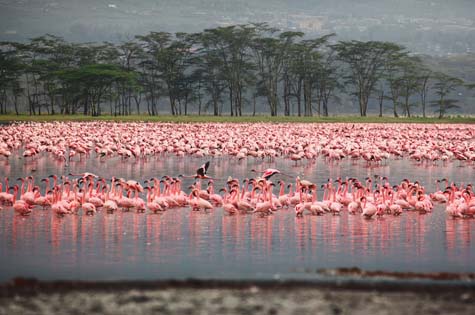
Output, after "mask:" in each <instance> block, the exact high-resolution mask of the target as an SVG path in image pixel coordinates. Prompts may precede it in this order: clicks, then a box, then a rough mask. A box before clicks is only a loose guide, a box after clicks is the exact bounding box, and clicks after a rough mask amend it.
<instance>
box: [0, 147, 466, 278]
mask: <svg viewBox="0 0 475 315" xmlns="http://www.w3.org/2000/svg"><path fill="white" fill-rule="evenodd" d="M206 160H207V159H206V158H203V159H197V158H189V157H187V158H177V157H174V156H161V157H157V158H151V159H149V160H148V161H144V160H140V161H135V160H129V161H122V160H120V159H119V158H114V159H111V160H107V161H105V162H101V161H100V160H99V159H96V158H94V157H92V158H89V159H84V160H82V161H80V160H76V161H73V162H71V163H70V164H69V165H68V166H65V164H64V163H60V162H57V161H54V160H52V159H51V158H50V157H47V156H45V155H43V156H40V157H38V158H36V159H34V160H27V161H25V160H24V159H23V158H21V157H19V156H15V157H13V156H12V157H10V160H9V161H7V160H4V159H1V160H0V170H1V172H0V176H1V177H2V178H3V176H9V177H10V178H12V179H14V178H17V177H20V176H27V175H30V174H32V175H34V176H35V178H37V180H36V183H37V184H38V183H39V182H40V181H39V179H40V178H43V177H46V176H47V175H49V174H56V175H61V174H68V173H69V172H73V173H77V172H84V171H89V172H93V173H96V174H98V175H100V176H102V177H108V178H110V177H111V176H116V177H124V178H127V179H136V180H140V181H143V180H145V179H149V178H150V177H152V176H162V175H172V176H177V175H178V174H192V173H193V172H194V171H195V170H196V168H198V166H199V165H201V164H202V163H203V162H204V161H206ZM267 167H274V168H278V169H280V170H282V171H284V170H285V171H286V172H287V173H289V174H292V175H293V176H297V175H300V176H301V177H303V178H305V179H309V180H311V181H314V182H317V183H324V182H326V181H327V178H333V179H335V178H337V177H347V176H348V177H357V178H359V179H360V180H364V178H365V177H367V176H373V175H375V174H377V175H380V176H388V177H389V179H390V182H391V184H397V183H399V181H400V180H402V179H403V178H409V179H411V180H419V181H420V182H422V183H423V185H425V186H426V189H427V191H428V192H429V191H434V190H435V185H434V182H435V180H436V179H440V178H443V177H445V178H448V179H449V180H451V181H452V180H453V181H455V182H458V183H460V182H465V183H467V182H470V181H471V179H473V178H474V174H475V170H474V167H473V166H472V165H470V164H466V165H463V166H461V165H460V164H459V163H458V162H451V163H447V164H442V163H440V162H439V164H437V165H435V164H432V163H429V164H422V165H421V164H414V163H413V162H412V161H408V160H404V159H401V160H391V161H389V162H388V163H387V164H386V165H383V166H379V167H367V166H366V164H365V163H364V162H357V163H354V162H351V161H349V160H344V161H341V162H339V163H333V164H328V163H326V162H325V161H323V160H322V159H319V160H317V161H316V162H314V163H307V162H299V163H298V164H295V163H294V162H292V161H285V160H280V159H278V160H276V161H273V162H269V161H262V160H254V159H248V160H243V161H237V160H235V159H229V158H219V159H212V160H211V166H210V169H209V174H210V175H212V176H215V177H217V178H219V179H218V180H216V182H215V185H216V187H217V188H220V187H223V186H224V181H225V179H226V178H227V177H228V176H233V177H236V178H239V179H244V178H245V177H252V176H253V173H251V172H250V170H251V169H253V168H255V169H265V168H267ZM280 178H281V179H283V180H287V181H288V180H290V179H289V178H286V177H280ZM275 179H276V180H277V179H279V178H275ZM191 183H192V181H191V180H185V183H184V185H183V187H187V186H188V185H189V184H191ZM185 190H186V189H185ZM42 191H43V188H42ZM275 193H277V191H275ZM321 194H322V191H319V198H321ZM444 209H445V207H444V206H436V207H435V208H434V211H433V213H431V214H426V215H421V214H419V213H416V212H405V213H403V214H402V215H401V216H400V217H393V216H385V217H383V218H380V219H372V220H365V219H363V218H361V216H359V215H356V216H352V215H348V214H347V213H346V212H345V213H343V214H342V215H340V216H332V215H330V214H327V215H324V216H318V217H317V216H307V215H306V216H304V217H303V218H296V217H295V214H294V211H293V210H290V209H289V210H286V209H283V210H279V211H277V212H276V213H275V214H274V215H272V216H268V217H264V218H261V217H259V216H257V215H235V216H229V215H227V214H223V211H222V209H220V208H217V209H215V210H213V211H211V212H209V213H203V212H192V211H190V209H188V208H181V209H171V210H168V211H166V212H165V213H163V214H151V213H145V214H141V213H133V212H118V213H115V214H112V215H111V214H105V213H103V212H102V211H99V212H98V214H97V215H95V216H93V217H90V216H79V215H69V216H65V217H64V218H58V217H56V216H55V215H53V214H52V213H51V211H50V210H40V209H37V210H35V211H34V212H33V214H32V215H30V216H29V217H21V216H18V215H16V214H15V213H14V212H13V210H12V209H11V208H10V207H4V210H1V211H0V281H5V280H7V279H10V278H12V277H14V276H34V277H37V278H39V279H90V280H106V279H169V278H180V279H182V278H190V277H192V278H218V279H234V278H246V279H271V278H276V277H281V278H314V277H316V273H315V271H316V270H317V269H319V268H335V267H351V266H357V267H360V268H363V269H383V270H396V271H418V272H426V271H450V272H475V264H474V262H475V233H474V232H473V231H475V219H457V220H453V219H450V218H447V217H446V215H445V213H444Z"/></svg>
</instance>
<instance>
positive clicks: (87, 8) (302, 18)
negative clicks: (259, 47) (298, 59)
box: [0, 0, 475, 56]
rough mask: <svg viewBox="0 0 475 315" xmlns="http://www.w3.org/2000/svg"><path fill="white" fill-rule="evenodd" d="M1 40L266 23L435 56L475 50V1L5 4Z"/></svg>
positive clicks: (105, 37)
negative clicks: (383, 43) (399, 46)
mask: <svg viewBox="0 0 475 315" xmlns="http://www.w3.org/2000/svg"><path fill="white" fill-rule="evenodd" d="M0 12H1V13H0V15H1V18H0V30H1V32H0V40H15V41H21V40H27V39H29V38H32V37H35V36H40V35H43V34H46V33H50V34H54V35H57V36H61V37H64V39H66V40H68V41H77V42H89V41H112V42H115V41H120V40H123V39H126V38H127V37H133V36H135V35H139V34H145V33H147V32H150V31H166V32H172V33H174V32H199V31H201V30H203V29H205V28H210V27H218V26H227V25H235V24H246V23H252V22H267V23H269V25H271V26H275V27H278V28H280V29H281V30H298V31H303V32H305V34H307V35H308V36H310V37H315V36H316V35H317V36H318V35H324V34H328V33H336V34H337V39H338V40H347V39H355V40H362V41H366V40H381V41H391V42H396V43H399V44H402V45H404V46H406V47H407V48H408V49H409V50H410V51H412V52H416V53H423V54H429V55H438V56H441V55H446V54H462V53H471V52H474V51H475V23H474V22H475V1H473V0H451V1H447V0H398V1H393V0H81V1H77V0H56V1H50V0H0Z"/></svg>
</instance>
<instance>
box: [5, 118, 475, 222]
mask: <svg viewBox="0 0 475 315" xmlns="http://www.w3.org/2000/svg"><path fill="white" fill-rule="evenodd" d="M421 134H423V135H426V136H425V137H421ZM474 136H475V127H471V126H463V127H460V126H457V125H417V124H410V125H409V124H408V125H403V124H395V125H388V124H384V125H383V124H369V125H362V124H318V125H317V124H265V123H258V124H152V123H107V122H88V123H72V122H70V123H60V122H55V123H14V124H11V125H8V126H3V127H0V159H9V158H11V156H12V154H13V156H15V154H16V155H17V156H18V155H19V154H21V155H22V156H23V158H24V159H35V157H36V156H38V155H51V156H52V157H54V158H56V159H58V160H60V161H64V162H65V163H67V162H68V161H71V160H72V159H84V158H87V157H92V156H94V157H95V158H98V159H101V161H102V160H104V161H105V160H107V159H111V158H114V157H120V158H122V159H147V158H149V157H153V156H155V157H159V156H160V155H163V154H174V155H176V156H178V157H180V156H185V155H187V156H197V157H205V156H210V157H215V156H229V157H230V158H233V157H234V158H236V159H245V158H248V157H251V158H269V159H273V158H276V157H280V158H285V159H291V160H294V161H295V162H296V163H297V162H298V161H299V160H302V159H309V160H312V159H316V158H317V157H318V156H320V155H322V156H325V157H326V159H327V160H329V161H336V160H340V159H344V158H350V159H352V160H359V159H361V160H365V161H366V163H383V161H384V160H386V159H389V158H409V159H412V160H415V161H418V162H419V163H424V162H427V163H437V161H438V160H440V161H443V163H447V162H449V161H454V160H459V161H462V162H461V163H472V162H473V161H475V145H474V143H473V138H474ZM209 166H210V162H207V163H205V164H203V165H202V166H201V167H199V168H198V170H197V171H196V174H194V175H191V176H183V175H178V176H163V177H161V178H151V179H150V180H147V181H145V182H143V183H140V182H138V181H136V180H127V179H123V178H115V177H112V178H111V179H105V178H101V177H99V176H97V175H95V174H92V173H88V172H85V173H81V174H69V175H68V176H64V175H63V176H57V175H51V176H49V177H47V178H43V179H41V181H40V182H41V184H42V185H38V183H37V182H35V178H34V177H33V176H31V175H30V176H27V177H22V178H18V179H17V182H15V183H11V182H10V181H9V179H8V178H7V177H5V178H4V180H3V181H2V182H0V205H3V206H4V207H7V206H12V207H13V208H14V210H15V211H16V212H17V213H19V214H20V215H25V216H26V215H29V214H30V213H31V212H32V211H42V209H43V210H45V209H51V211H53V212H54V213H55V214H57V215H58V216H64V215H69V214H78V213H82V214H85V215H93V214H95V213H96V212H97V211H105V212H107V213H114V212H116V211H137V212H145V211H147V210H148V211H150V212H153V213H160V212H163V211H168V210H172V209H173V208H176V207H190V209H191V210H192V211H207V212H212V211H213V209H214V208H216V207H222V208H223V210H224V211H225V212H226V213H228V214H229V215H234V214H254V213H257V214H259V215H260V216H266V215H272V213H274V212H275V211H280V210H285V209H291V210H292V211H295V214H296V216H302V215H304V214H310V215H323V214H325V213H332V214H334V215H338V214H340V213H341V212H343V211H347V212H348V213H349V214H352V215H356V214H360V215H361V216H363V217H365V218H368V219H371V218H373V217H375V216H384V215H395V216H397V215H401V214H402V213H404V211H419V212H421V213H430V212H432V209H433V205H434V203H445V204H446V213H447V215H448V216H451V217H454V218H457V217H460V218H467V217H474V216H475V194H474V193H473V191H472V186H471V185H470V184H468V185H456V184H454V183H449V181H447V180H446V179H444V180H438V181H437V189H436V191H435V192H432V193H428V192H426V190H425V188H424V187H423V186H422V184H421V183H419V182H418V181H410V180H407V179H405V180H403V181H402V182H400V183H397V184H390V181H389V179H388V178H386V177H375V178H366V179H365V180H364V181H360V180H358V179H356V178H345V179H342V178H337V179H335V180H332V179H328V180H327V181H326V182H325V183H324V184H323V185H317V184H316V183H312V182H311V181H308V180H306V179H303V178H300V177H299V176H297V177H296V178H294V179H292V180H290V181H288V182H285V181H284V180H283V178H284V177H289V176H291V175H288V174H285V173H284V172H281V171H279V170H277V169H272V168H270V169H266V170H262V171H259V170H252V171H253V172H254V173H256V176H255V177H253V178H246V179H244V180H239V179H236V178H232V177H229V178H228V179H227V180H226V184H225V186H224V187H220V188H219V189H217V188H215V187H214V185H215V184H214V179H213V177H212V176H209V175H208V169H209ZM186 177H192V178H194V179H195V180H196V181H195V182H194V184H193V185H191V186H190V187H188V191H187V192H185V191H184V190H183V187H182V178H186ZM271 178H272V179H271ZM12 184H13V185H12ZM440 185H444V186H443V189H439V186H440ZM41 186H43V187H41ZM277 189H278V192H276V193H274V190H276V191H277ZM319 190H321V191H323V195H322V196H321V199H319V198H318V191H319ZM42 191H44V193H42ZM0 209H1V206H0Z"/></svg>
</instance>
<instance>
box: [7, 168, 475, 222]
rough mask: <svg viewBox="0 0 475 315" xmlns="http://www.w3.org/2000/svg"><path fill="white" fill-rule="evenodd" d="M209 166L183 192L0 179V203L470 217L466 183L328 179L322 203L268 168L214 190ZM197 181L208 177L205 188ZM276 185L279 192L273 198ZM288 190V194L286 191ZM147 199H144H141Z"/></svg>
mask: <svg viewBox="0 0 475 315" xmlns="http://www.w3.org/2000/svg"><path fill="white" fill-rule="evenodd" d="M209 164H210V162H207V163H205V164H203V165H202V166H201V167H200V168H199V169H198V170H197V172H196V174H195V175H192V176H190V177H193V178H195V179H196V181H195V182H194V184H193V185H191V186H190V187H189V189H190V191H191V192H189V193H187V192H185V191H183V190H182V179H181V178H182V177H185V176H183V175H179V176H178V177H170V176H163V177H162V178H151V179H150V180H146V181H145V182H144V185H145V187H143V186H142V184H141V183H139V182H138V181H135V180H125V179H122V178H115V177H112V178H111V179H110V180H106V179H104V178H100V177H98V176H97V175H95V174H92V173H82V174H69V176H71V177H69V176H61V177H60V178H58V176H56V175H50V176H49V177H47V178H43V179H41V182H44V186H45V188H44V194H41V188H40V187H39V186H38V185H35V178H34V177H33V176H28V177H26V178H18V181H19V182H20V181H21V184H20V185H18V184H15V185H14V186H9V184H10V182H9V179H8V178H5V179H4V183H5V187H6V189H5V191H3V190H2V185H3V184H2V183H0V204H2V205H4V206H12V207H13V209H14V210H15V211H16V212H17V213H18V214H20V215H24V216H27V215H29V214H30V213H31V212H32V211H33V210H35V211H41V209H43V210H45V209H51V211H53V212H54V213H55V214H57V215H58V216H64V215H68V214H79V213H80V211H81V213H82V214H85V215H94V214H95V213H96V212H97V211H100V210H102V211H105V212H107V213H111V214H112V213H114V212H116V211H119V210H121V211H136V212H145V211H146V210H147V209H148V210H149V211H150V212H153V213H160V212H163V211H167V210H171V209H173V208H176V207H190V208H191V210H192V211H206V212H210V211H213V209H214V208H216V207H222V208H223V209H224V211H225V212H226V213H228V214H229V215H234V214H253V213H258V214H259V215H261V216H266V215H271V214H272V213H273V212H275V211H278V210H281V209H294V211H295V214H296V216H302V215H304V214H305V213H307V214H310V215H323V214H325V213H332V214H334V215H338V214H340V213H341V212H342V211H348V213H349V214H352V215H355V214H361V216H363V217H365V218H367V219H371V218H372V217H374V216H379V217H380V216H384V215H394V216H398V215H401V214H402V213H403V212H404V211H419V212H420V213H429V212H432V209H433V204H434V203H435V202H437V203H446V204H447V207H446V213H447V214H448V215H449V216H451V217H454V218H456V217H460V218H467V217H474V216H475V194H474V193H473V191H472V186H471V184H468V185H466V186H464V187H462V186H457V185H455V184H454V183H450V184H449V183H448V182H447V180H445V179H444V180H442V181H438V182H437V187H439V183H440V182H443V183H445V189H444V190H437V191H436V192H434V193H429V194H427V193H426V191H425V188H424V187H423V186H422V185H421V184H420V183H418V182H411V181H409V180H407V179H405V180H403V181H402V182H401V183H399V184H398V185H394V186H393V185H391V184H390V182H389V180H388V178H387V177H379V178H375V179H374V181H375V183H373V179H372V178H366V179H365V181H364V182H360V181H359V180H358V179H356V178H346V179H344V180H342V179H341V178H338V179H336V180H335V181H333V180H331V179H328V181H327V183H325V184H323V185H321V186H320V187H321V188H322V189H323V196H322V199H321V200H319V199H318V196H317V191H318V188H319V187H318V185H317V184H315V183H312V182H310V181H308V180H305V179H301V178H300V177H298V176H297V178H296V179H295V183H293V182H292V183H289V184H286V183H285V182H284V181H283V180H279V181H278V182H277V184H275V183H274V182H273V181H272V180H271V177H273V176H276V177H277V176H279V175H282V176H288V175H286V174H284V173H282V172H280V171H279V170H277V169H266V170H264V171H256V170H253V172H256V173H260V175H258V176H256V177H255V178H250V179H247V178H246V179H244V180H243V181H242V182H241V181H239V180H238V179H236V178H232V177H229V178H228V179H227V181H226V185H225V187H223V188H221V189H220V190H219V192H218V193H217V192H216V191H215V187H214V180H213V178H211V177H209V176H208V175H207V169H208V167H209ZM203 180H207V184H206V188H205V187H203V184H202V182H203ZM275 186H279V192H278V194H277V195H275V194H274V193H273V189H274V187H275ZM286 189H287V191H286ZM144 195H145V200H144V199H143V196H144Z"/></svg>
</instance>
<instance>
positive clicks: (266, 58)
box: [251, 24, 291, 116]
mask: <svg viewBox="0 0 475 315" xmlns="http://www.w3.org/2000/svg"><path fill="white" fill-rule="evenodd" d="M256 29H257V34H256V36H255V38H254V40H253V41H252V44H251V47H252V49H253V51H254V56H255V60H256V65H257V73H258V78H259V79H258V80H259V81H258V84H259V86H260V90H261V91H262V92H263V93H262V94H263V95H264V96H266V99H267V104H268V105H269V109H270V114H271V116H276V115H277V108H278V105H279V98H278V93H277V92H278V83H279V81H280V79H281V77H282V71H283V69H284V58H285V56H286V53H287V49H288V46H289V44H290V43H291V37H289V35H290V34H289V33H287V34H285V35H284V36H278V37H272V35H273V34H274V33H275V32H277V29H275V28H270V27H268V26H267V25H265V24H261V25H257V26H256ZM263 33H268V34H270V36H269V37H262V35H263Z"/></svg>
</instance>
